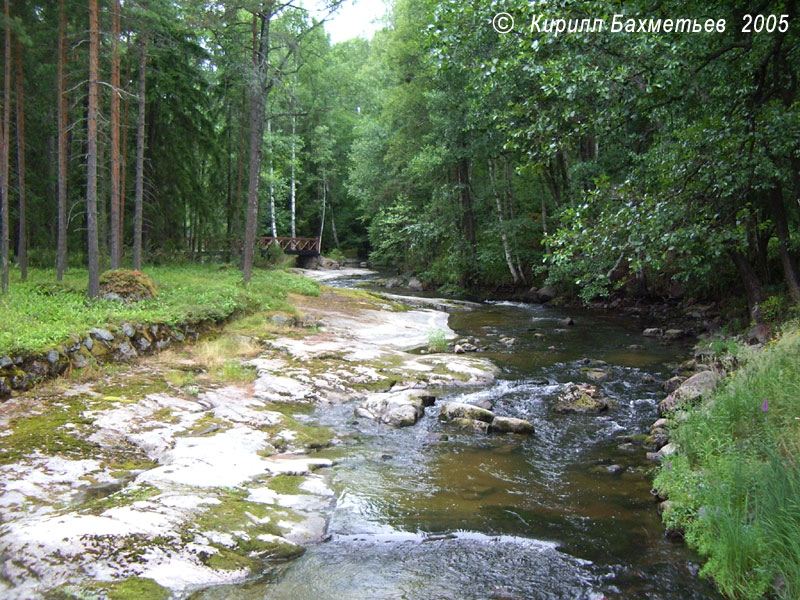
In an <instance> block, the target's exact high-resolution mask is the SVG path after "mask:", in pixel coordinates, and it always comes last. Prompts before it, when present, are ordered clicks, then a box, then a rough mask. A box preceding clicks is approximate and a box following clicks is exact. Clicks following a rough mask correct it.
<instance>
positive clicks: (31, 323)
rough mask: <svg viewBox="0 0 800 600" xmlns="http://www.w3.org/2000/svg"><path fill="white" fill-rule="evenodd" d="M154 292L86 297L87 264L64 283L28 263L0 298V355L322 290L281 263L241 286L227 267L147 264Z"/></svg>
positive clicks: (272, 304)
mask: <svg viewBox="0 0 800 600" xmlns="http://www.w3.org/2000/svg"><path fill="white" fill-rule="evenodd" d="M144 271H145V272H146V273H147V274H148V275H150V277H152V279H153V280H154V281H155V283H156V285H157V286H158V297H157V298H152V299H150V300H143V301H141V302H136V303H133V304H128V305H125V304H121V303H119V302H114V301H108V300H100V299H95V300H88V299H87V298H86V287H87V274H86V271H85V270H78V269H70V271H69V272H68V273H67V274H66V275H65V277H64V281H63V282H62V283H56V274H55V271H53V270H50V269H31V270H30V271H29V274H28V281H26V282H21V281H20V280H19V276H18V275H17V274H16V272H15V275H14V278H12V281H11V286H10V292H9V294H8V295H6V296H3V297H0V355H3V354H15V353H25V352H36V351H40V350H44V349H46V348H48V347H50V346H52V345H54V344H59V343H64V342H65V341H67V340H68V339H69V334H70V333H76V334H83V333H85V332H86V331H88V330H89V329H91V328H92V327H110V328H114V327H116V326H119V325H121V324H122V323H124V322H131V323H167V324H177V323H182V322H187V321H201V320H206V319H213V320H220V319H225V318H227V317H229V316H231V315H233V314H234V313H246V312H252V311H256V310H281V311H286V312H293V308H292V307H291V306H290V305H289V303H288V302H287V300H286V297H287V295H288V294H289V293H293V292H294V293H299V294H305V295H317V294H319V286H318V285H317V284H316V283H315V282H313V281H311V280H308V279H304V278H302V277H298V276H296V275H292V274H290V273H287V272H285V271H281V270H256V271H254V272H253V277H252V280H251V282H250V285H248V286H245V285H244V284H243V281H242V274H241V272H240V271H239V270H238V269H236V268H234V267H231V266H220V265H190V266H181V267H148V268H146V269H145V270H144Z"/></svg>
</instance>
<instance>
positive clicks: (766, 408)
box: [761, 398, 769, 412]
mask: <svg viewBox="0 0 800 600" xmlns="http://www.w3.org/2000/svg"><path fill="white" fill-rule="evenodd" d="M761 410H763V411H764V412H767V411H769V404H768V403H767V399H766V398H764V403H763V404H762V405H761Z"/></svg>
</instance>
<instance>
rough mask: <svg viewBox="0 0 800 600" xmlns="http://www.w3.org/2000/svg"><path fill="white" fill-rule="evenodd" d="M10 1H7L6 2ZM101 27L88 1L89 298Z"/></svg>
mask: <svg viewBox="0 0 800 600" xmlns="http://www.w3.org/2000/svg"><path fill="white" fill-rule="evenodd" d="M6 1H8V0H6ZM99 50H100V27H99V23H98V10H97V0H89V100H88V109H87V140H86V224H87V236H88V239H87V248H88V257H87V258H88V263H89V287H88V295H89V298H95V297H96V296H98V295H99V294H100V257H99V249H98V244H97V114H98V102H99V95H100V89H99V87H100V84H99V82H98V71H99V68H98V54H99Z"/></svg>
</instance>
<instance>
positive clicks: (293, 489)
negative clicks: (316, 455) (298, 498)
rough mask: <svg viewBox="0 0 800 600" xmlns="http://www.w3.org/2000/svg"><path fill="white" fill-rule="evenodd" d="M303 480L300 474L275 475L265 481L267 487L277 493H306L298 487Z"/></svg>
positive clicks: (293, 494)
mask: <svg viewBox="0 0 800 600" xmlns="http://www.w3.org/2000/svg"><path fill="white" fill-rule="evenodd" d="M304 481H305V477H302V476H301V475H276V476H275V477H272V478H271V479H270V480H269V481H267V487H268V488H269V489H271V490H275V491H276V492H278V493H279V494H289V495H292V496H295V495H297V494H307V493H308V492H305V491H303V490H302V489H300V485H301V484H302V483H303V482H304Z"/></svg>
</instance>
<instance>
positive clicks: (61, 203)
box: [56, 0, 68, 281]
mask: <svg viewBox="0 0 800 600" xmlns="http://www.w3.org/2000/svg"><path fill="white" fill-rule="evenodd" d="M66 35H67V10H66V7H65V0H59V3H58V257H57V259H56V267H57V275H56V277H57V278H58V281H61V280H62V279H63V277H64V271H66V269H67V160H68V159H67V152H68V147H67V121H68V116H67V111H68V109H67V91H66V86H65V84H64V63H65V62H66V60H67V57H66V48H65V44H66V39H65V38H66Z"/></svg>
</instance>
